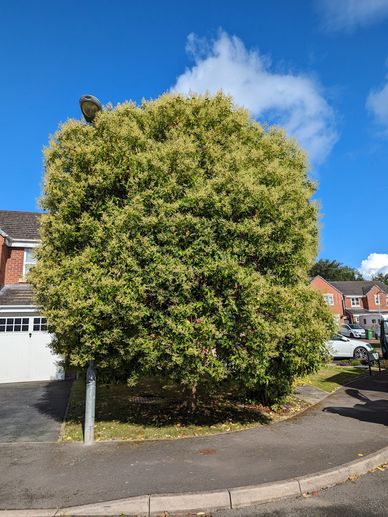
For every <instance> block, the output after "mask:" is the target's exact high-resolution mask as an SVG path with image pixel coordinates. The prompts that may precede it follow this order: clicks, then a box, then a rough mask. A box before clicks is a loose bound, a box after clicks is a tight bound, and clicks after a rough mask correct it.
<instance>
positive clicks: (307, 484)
mask: <svg viewBox="0 0 388 517" xmlns="http://www.w3.org/2000/svg"><path fill="white" fill-rule="evenodd" d="M386 463H388V447H384V448H383V449H381V450H380V451H378V452H375V453H373V454H370V455H368V456H366V457H365V458H360V459H357V460H354V461H352V462H350V463H346V464H344V465H341V466H340V467H337V468H333V469H329V470H324V471H322V472H318V473H315V474H309V475H307V476H300V477H296V478H292V479H288V480H283V481H276V482H273V483H264V484H260V485H254V486H245V487H238V488H231V489H224V490H216V491H211V492H197V493H182V494H154V495H144V496H139V497H129V498H127V499H118V500H115V501H106V502H102V503H96V504H87V505H82V506H73V507H68V508H55V509H39V510H38V509H36V510H35V509H30V510H0V517H60V516H61V515H63V516H65V515H66V516H73V517H77V516H85V515H96V516H97V515H122V514H124V515H127V516H128V515H136V516H142V517H151V516H152V515H158V514H159V515H160V514H163V513H170V514H174V513H182V512H188V511H208V510H215V509H225V508H229V509H234V508H242V507H244V506H253V505H256V504H260V503H266V502H270V501H276V500H278V499H285V498H288V497H297V496H301V495H303V494H306V493H310V492H313V491H316V490H322V489H324V488H329V487H331V486H334V485H337V484H340V483H344V482H345V481H347V480H348V479H349V478H352V477H354V476H361V475H363V474H366V473H367V472H369V471H370V470H372V469H374V468H376V467H378V466H380V465H383V464H386Z"/></svg>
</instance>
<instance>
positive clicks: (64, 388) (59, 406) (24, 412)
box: [0, 381, 71, 443]
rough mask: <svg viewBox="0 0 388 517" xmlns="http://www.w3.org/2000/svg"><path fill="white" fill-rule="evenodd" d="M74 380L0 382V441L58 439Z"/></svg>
mask: <svg viewBox="0 0 388 517" xmlns="http://www.w3.org/2000/svg"><path fill="white" fill-rule="evenodd" d="M70 387H71V381H54V382H46V381H41V382H22V383H12V384H0V443H5V442H55V441H56V440H57V439H58V437H59V433H60V430H61V424H62V422H63V419H64V415H65V411H66V406H67V402H68V399H69V393H70Z"/></svg>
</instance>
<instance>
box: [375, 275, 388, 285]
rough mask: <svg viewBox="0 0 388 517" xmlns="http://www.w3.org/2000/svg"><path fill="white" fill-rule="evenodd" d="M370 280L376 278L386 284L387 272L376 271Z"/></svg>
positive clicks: (387, 282)
mask: <svg viewBox="0 0 388 517" xmlns="http://www.w3.org/2000/svg"><path fill="white" fill-rule="evenodd" d="M372 280H377V281H378V282H383V283H384V284H387V285H388V273H378V274H377V275H375V276H374V277H373V279H372Z"/></svg>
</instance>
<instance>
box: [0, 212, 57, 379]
mask: <svg viewBox="0 0 388 517" xmlns="http://www.w3.org/2000/svg"><path fill="white" fill-rule="evenodd" d="M39 220H40V214H39V213H36V212H15V211H11V210H0V383H4V382H25V381H32V380H54V379H61V378H63V371H62V368H61V367H60V366H59V364H58V362H59V358H58V357H56V356H54V354H52V352H51V350H50V349H49V347H48V344H49V343H50V341H51V339H52V336H51V335H50V334H49V333H48V332H47V322H46V319H45V318H44V317H42V315H41V314H40V310H39V307H37V305H36V304H35V303H34V300H33V291H32V287H31V285H29V284H28V283H27V282H26V275H27V273H28V270H29V269H30V267H31V266H32V265H33V264H34V263H35V258H34V248H36V247H37V246H38V245H39Z"/></svg>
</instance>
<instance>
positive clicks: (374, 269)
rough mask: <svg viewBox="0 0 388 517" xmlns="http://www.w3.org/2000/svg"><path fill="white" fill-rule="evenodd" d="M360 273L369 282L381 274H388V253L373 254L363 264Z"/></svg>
mask: <svg viewBox="0 0 388 517" xmlns="http://www.w3.org/2000/svg"><path fill="white" fill-rule="evenodd" d="M359 271H360V273H361V274H362V276H363V277H364V278H365V279H367V280H371V279H372V278H373V277H374V276H375V275H377V274H379V273H382V274H383V275H386V274H388V253H371V254H370V255H368V258H366V259H365V260H363V261H362V262H361V266H360V268H359Z"/></svg>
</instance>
